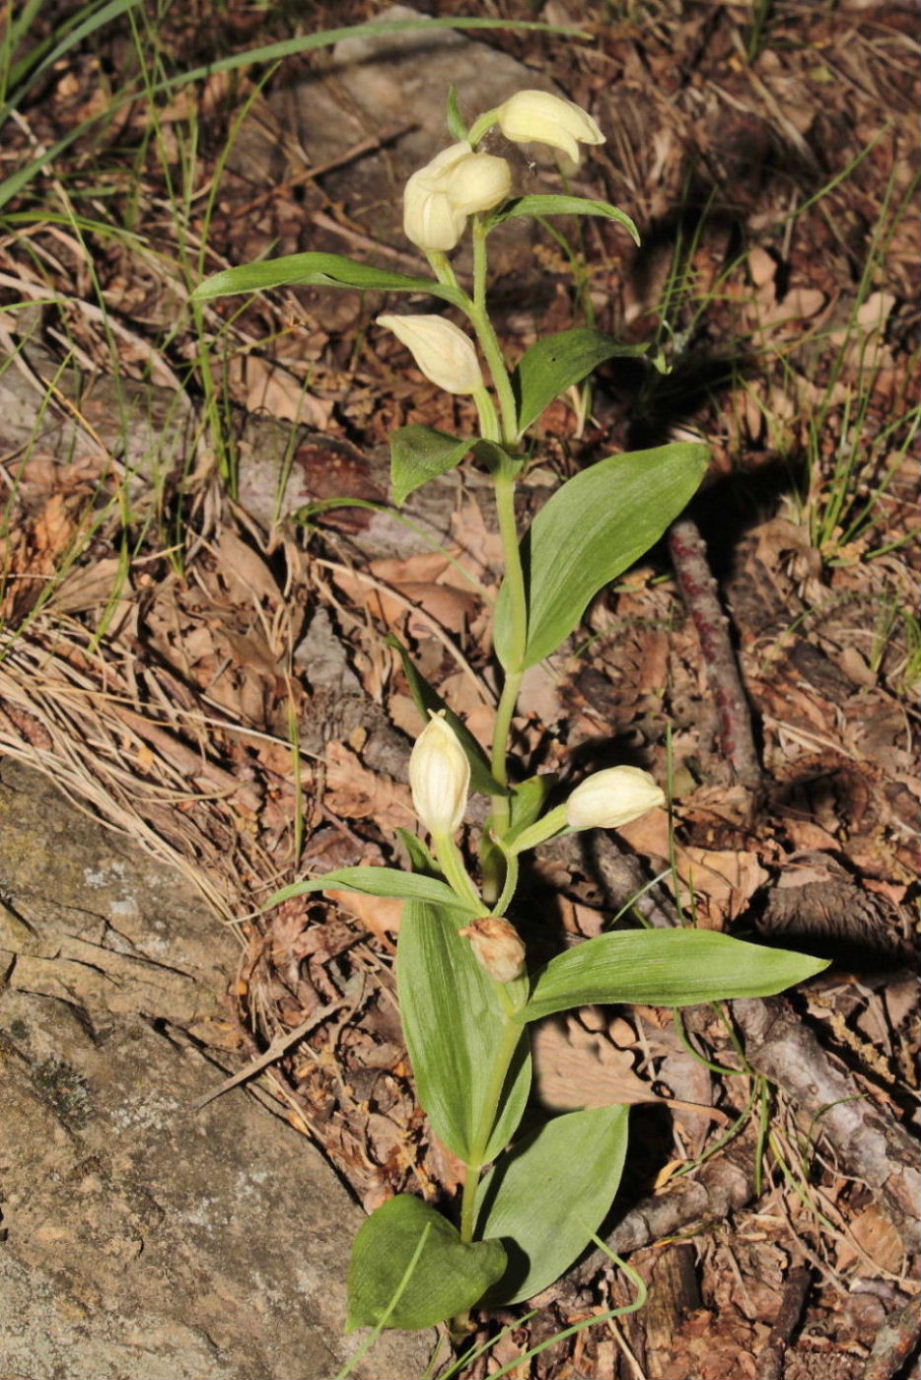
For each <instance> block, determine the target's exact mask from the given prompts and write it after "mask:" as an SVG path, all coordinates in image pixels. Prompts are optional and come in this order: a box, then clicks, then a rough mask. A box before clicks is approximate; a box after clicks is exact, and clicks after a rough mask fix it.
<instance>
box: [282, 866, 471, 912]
mask: <svg viewBox="0 0 921 1380" xmlns="http://www.w3.org/2000/svg"><path fill="white" fill-rule="evenodd" d="M329 890H333V891H358V892H361V894H362V895H364V896H384V897H395V898H396V899H397V900H402V901H428V902H431V904H432V905H439V906H446V907H447V908H448V910H450V911H453V912H454V913H455V914H457V913H458V912H460V915H461V918H460V919H458V924H463V923H464V919H463V917H464V916H470V915H476V913H477V912H476V910H474V909H472V908H471V906H470V903H469V901H464V900H462V899H461V897H460V896H458V895H457V894H456V892H453V891H452V890H451V888H450V887H449V886H448V885H447V883H446V882H440V881H439V880H438V878H437V877H424V876H421V875H420V874H419V873H418V872H400V871H398V870H397V869H396V868H394V867H341V868H339V870H338V871H336V872H324V873H323V876H322V877H311V878H310V880H309V881H305V882H292V884H291V886H286V887H282V889H281V891H276V892H275V893H274V894H273V895H272V896H270V897H269V899H268V900H267V901H266V903H265V905H264V906H263V910H271V909H272V907H273V906H280V905H281V903H282V901H290V900H291V899H292V897H294V896H307V895H309V894H310V893H311V892H314V891H329Z"/></svg>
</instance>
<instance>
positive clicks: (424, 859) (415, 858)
mask: <svg viewBox="0 0 921 1380" xmlns="http://www.w3.org/2000/svg"><path fill="white" fill-rule="evenodd" d="M396 835H397V838H398V839H399V840H400V842H401V843H402V845H403V847H404V848H405V849H406V851H407V853H408V854H409V865H410V867H411V868H412V870H413V872H421V873H422V875H423V876H424V877H440V876H441V868H440V867H439V866H438V863H437V861H436V859H435V858H434V857H433V855H432V853H431V850H430V849H429V847H428V844H426V843H424V842H423V840H422V839H420V838H418V837H417V836H416V835H415V834H412V833H410V831H409V830H408V829H397V831H396Z"/></svg>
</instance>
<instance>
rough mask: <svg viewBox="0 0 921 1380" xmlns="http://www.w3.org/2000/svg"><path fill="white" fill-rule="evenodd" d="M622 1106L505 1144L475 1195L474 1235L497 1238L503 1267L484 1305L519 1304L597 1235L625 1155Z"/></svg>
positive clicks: (564, 1119) (569, 1118)
mask: <svg viewBox="0 0 921 1380" xmlns="http://www.w3.org/2000/svg"><path fill="white" fill-rule="evenodd" d="M627 1119H628V1109H627V1108H626V1107H595V1108H592V1109H591V1110H589V1111H583V1112H570V1113H568V1114H567V1115H566V1116H558V1117H555V1118H554V1120H553V1121H549V1122H547V1124H546V1125H544V1126H542V1127H541V1128H540V1129H539V1130H538V1131H536V1132H534V1133H533V1134H532V1135H529V1136H526V1137H525V1138H524V1139H523V1140H522V1141H521V1142H520V1143H519V1144H517V1145H514V1146H512V1148H511V1150H509V1151H508V1152H507V1153H506V1154H505V1155H503V1156H502V1158H501V1159H500V1160H499V1162H498V1163H497V1164H496V1166H495V1168H494V1169H493V1170H492V1171H491V1172H490V1173H489V1174H488V1175H487V1176H486V1177H485V1178H484V1179H483V1181H482V1183H481V1184H480V1188H479V1192H478V1194H477V1213H478V1219H477V1234H478V1235H480V1236H486V1237H498V1238H500V1239H501V1240H502V1243H503V1245H504V1246H505V1249H506V1252H507V1254H508V1268H507V1270H506V1272H505V1274H504V1275H503V1276H502V1278H501V1279H500V1280H499V1282H498V1283H497V1284H495V1285H493V1287H492V1288H491V1289H490V1291H489V1293H488V1294H487V1296H486V1298H485V1299H484V1300H483V1302H484V1303H485V1304H487V1305H496V1304H503V1305H504V1304H510V1303H519V1302H520V1301H521V1300H522V1299H529V1298H532V1297H533V1296H534V1294H538V1293H540V1291H541V1289H546V1287H547V1285H548V1284H552V1283H553V1281H554V1280H555V1279H559V1277H560V1275H561V1274H562V1273H563V1271H564V1270H566V1269H568V1268H569V1266H570V1265H571V1264H572V1262H573V1261H574V1260H575V1259H576V1257H577V1256H578V1255H579V1253H580V1252H581V1251H582V1250H584V1249H585V1247H586V1245H587V1244H588V1242H589V1239H590V1238H591V1236H592V1233H593V1232H596V1231H597V1230H598V1227H599V1226H600V1224H601V1222H602V1221H603V1219H604V1216H605V1214H606V1213H607V1211H608V1209H609V1208H610V1206H611V1203H612V1202H613V1200H614V1195H615V1194H616V1192H617V1189H618V1185H619V1184H620V1176H621V1173H622V1171H623V1166H624V1156H625V1155H626V1153H627Z"/></svg>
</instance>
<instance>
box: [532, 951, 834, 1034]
mask: <svg viewBox="0 0 921 1380" xmlns="http://www.w3.org/2000/svg"><path fill="white" fill-rule="evenodd" d="M827 967H828V963H827V962H826V961H825V960H824V959H820V958H812V957H810V955H808V954H797V953H793V952H791V951H790V950H789V949H768V948H763V947H762V946H761V945H760V944H747V943H745V942H744V940H741V939H733V938H732V937H731V936H730V935H728V934H717V933H715V932H714V931H712V930H690V929H689V930H619V931H617V932H616V933H614V934H601V935H599V936H598V937H597V939H588V940H586V942H585V943H584V944H577V945H576V947H575V948H574V949H569V950H567V952H566V953H564V954H558V955H557V957H556V958H552V959H551V960H550V962H549V963H548V964H547V966H546V967H545V968H543V969H542V970H541V971H540V972H539V973H538V974H537V975H536V977H535V979H534V983H533V987H532V990H531V999H530V1001H529V1002H528V1004H527V1006H526V1007H525V1008H524V1011H523V1012H522V1013H521V1014H522V1016H523V1019H524V1020H526V1021H536V1020H538V1019H540V1017H541V1016H552V1015H553V1014H554V1012H556V1011H567V1010H568V1009H569V1008H570V1007H571V1006H594V1005H601V1006H605V1005H610V1004H612V1003H614V1002H618V1003H620V1002H629V1003H631V1004H633V1005H638V1006H696V1005H697V1004H698V1003H699V1002H706V1001H726V1000H730V999H731V998H733V997H770V996H773V995H774V994H775V993H776V992H782V991H783V990H784V988H785V987H792V986H794V984H795V983H797V982H805V980H806V979H807V978H811V977H814V976H815V974H816V973H821V972H822V970H823V968H827Z"/></svg>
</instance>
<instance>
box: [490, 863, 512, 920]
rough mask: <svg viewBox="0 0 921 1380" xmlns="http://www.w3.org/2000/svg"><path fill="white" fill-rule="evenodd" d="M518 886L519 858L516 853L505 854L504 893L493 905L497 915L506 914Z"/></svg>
mask: <svg viewBox="0 0 921 1380" xmlns="http://www.w3.org/2000/svg"><path fill="white" fill-rule="evenodd" d="M517 886H518V858H517V857H516V856H515V854H514V853H506V854H505V882H504V884H503V887H502V894H501V896H500V897H499V899H498V901H497V902H496V904H495V906H494V907H493V913H494V914H495V915H504V914H505V912H506V911H507V910H508V908H509V906H510V905H511V902H512V897H513V896H514V895H515V890H516V888H517Z"/></svg>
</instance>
